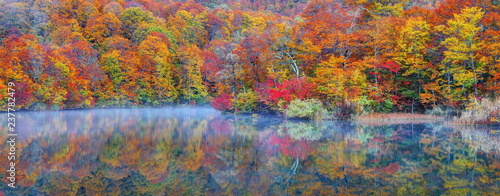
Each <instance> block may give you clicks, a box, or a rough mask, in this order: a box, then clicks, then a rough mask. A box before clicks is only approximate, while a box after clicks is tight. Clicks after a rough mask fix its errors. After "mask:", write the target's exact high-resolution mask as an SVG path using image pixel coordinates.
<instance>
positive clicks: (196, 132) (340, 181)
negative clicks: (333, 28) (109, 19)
mask: <svg viewBox="0 0 500 196" xmlns="http://www.w3.org/2000/svg"><path fill="white" fill-rule="evenodd" d="M16 114H17V120H16V121H17V127H16V128H17V129H18V136H17V138H16V140H17V143H16V145H17V152H18V153H19V155H20V157H18V158H19V160H18V162H16V166H17V168H16V169H17V173H16V175H17V176H16V177H17V178H16V179H17V183H16V186H17V187H16V189H11V188H9V187H7V184H6V183H1V184H0V189H1V191H2V192H0V195H2V194H5V195H498V194H500V144H499V142H500V132H499V131H498V130H500V128H498V127H481V128H471V127H450V126H447V125H445V124H444V123H427V124H426V123H419V124H378V123H356V122H349V121H323V122H320V123H311V122H307V121H298V120H284V119H281V118H277V117H274V116H264V115H261V116H257V117H252V116H246V115H240V116H233V115H222V114H220V113H219V112H217V111H215V110H213V109H211V108H197V107H193V108H152V109H151V108H149V109H146V108H143V109H93V110H76V111H47V112H17V113H16ZM0 119H1V120H2V122H7V120H6V115H2V117H1V118H0ZM0 131H1V132H2V134H1V138H0V139H1V140H2V141H6V140H7V137H6V134H5V133H7V128H6V126H2V127H1V128H0ZM0 150H1V152H2V158H1V160H0V165H1V166H2V167H3V168H2V169H4V172H2V173H1V174H0V177H1V178H2V180H3V181H6V176H5V175H7V172H5V170H6V169H7V167H8V164H9V162H8V160H7V158H6V157H7V156H6V155H5V154H6V152H7V150H8V147H7V143H6V142H2V146H1V149H0ZM4 155H5V156H4Z"/></svg>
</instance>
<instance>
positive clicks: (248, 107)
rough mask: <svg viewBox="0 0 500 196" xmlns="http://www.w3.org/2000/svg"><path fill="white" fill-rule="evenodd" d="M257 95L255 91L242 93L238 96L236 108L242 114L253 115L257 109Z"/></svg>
mask: <svg viewBox="0 0 500 196" xmlns="http://www.w3.org/2000/svg"><path fill="white" fill-rule="evenodd" d="M257 99H258V97H257V95H256V94H255V93H254V92H253V91H248V92H246V93H240V94H238V95H237V96H236V100H235V103H234V107H235V108H236V110H237V111H238V112H241V113H252V112H254V111H255V110H256V108H257Z"/></svg>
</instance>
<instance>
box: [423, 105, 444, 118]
mask: <svg viewBox="0 0 500 196" xmlns="http://www.w3.org/2000/svg"><path fill="white" fill-rule="evenodd" d="M425 114H429V115H435V116H444V115H445V114H446V112H445V111H444V110H443V109H442V108H441V107H439V106H434V107H433V108H432V110H427V111H425Z"/></svg>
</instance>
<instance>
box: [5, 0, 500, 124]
mask: <svg viewBox="0 0 500 196" xmlns="http://www.w3.org/2000/svg"><path fill="white" fill-rule="evenodd" d="M0 67H1V72H0V88H1V89H6V88H7V83H8V82H14V83H15V84H16V88H17V92H16V104H17V106H19V107H20V108H22V109H26V110H57V109H74V108H95V107H135V106H165V105H174V104H190V105H193V104H211V105H212V107H214V108H215V109H218V110H222V111H227V112H237V113H252V112H282V111H283V110H284V109H286V108H287V107H288V106H289V105H290V103H292V102H293V101H295V100H309V101H310V102H311V103H319V104H321V105H322V106H323V107H324V108H325V109H327V110H329V111H345V110H352V112H354V113H359V112H416V113H417V112H418V113H423V112H425V111H428V110H432V109H433V108H436V107H441V108H450V109H454V110H463V109H465V108H466V107H467V105H468V104H469V103H470V102H471V100H477V99H479V100H480V99H485V98H491V99H493V98H496V97H498V94H499V93H500V84H499V82H500V1H498V0H487V1H480V0H472V1H469V0H443V1H438V0H417V1H409V0H400V1H393V0H378V1H371V0H324V1H318V0H312V1H307V0H282V1H276V0H263V1H254V0H240V1H238V0H228V1H222V0H195V1H192V0H189V1H182V0H181V1H174V0H163V1H159V0H158V1H153V0H135V1H129V0H117V1H111V0H36V1H35V0H5V1H1V2H0ZM0 102H4V103H1V104H2V105H5V100H1V101H0ZM345 113H347V114H349V113H350V112H345ZM337 115H338V116H342V115H344V113H342V112H338V113H337Z"/></svg>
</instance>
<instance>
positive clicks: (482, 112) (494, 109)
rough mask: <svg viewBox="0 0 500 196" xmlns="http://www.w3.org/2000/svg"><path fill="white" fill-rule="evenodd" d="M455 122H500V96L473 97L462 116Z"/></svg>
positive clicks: (492, 123)
mask: <svg viewBox="0 0 500 196" xmlns="http://www.w3.org/2000/svg"><path fill="white" fill-rule="evenodd" d="M454 123H455V124H461V125H495V124H496V125H498V124H500V98H497V99H489V98H483V99H477V98H471V100H470V101H469V104H468V106H467V107H466V109H465V110H464V111H463V112H462V115H461V116H460V118H457V119H456V120H455V121H454Z"/></svg>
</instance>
